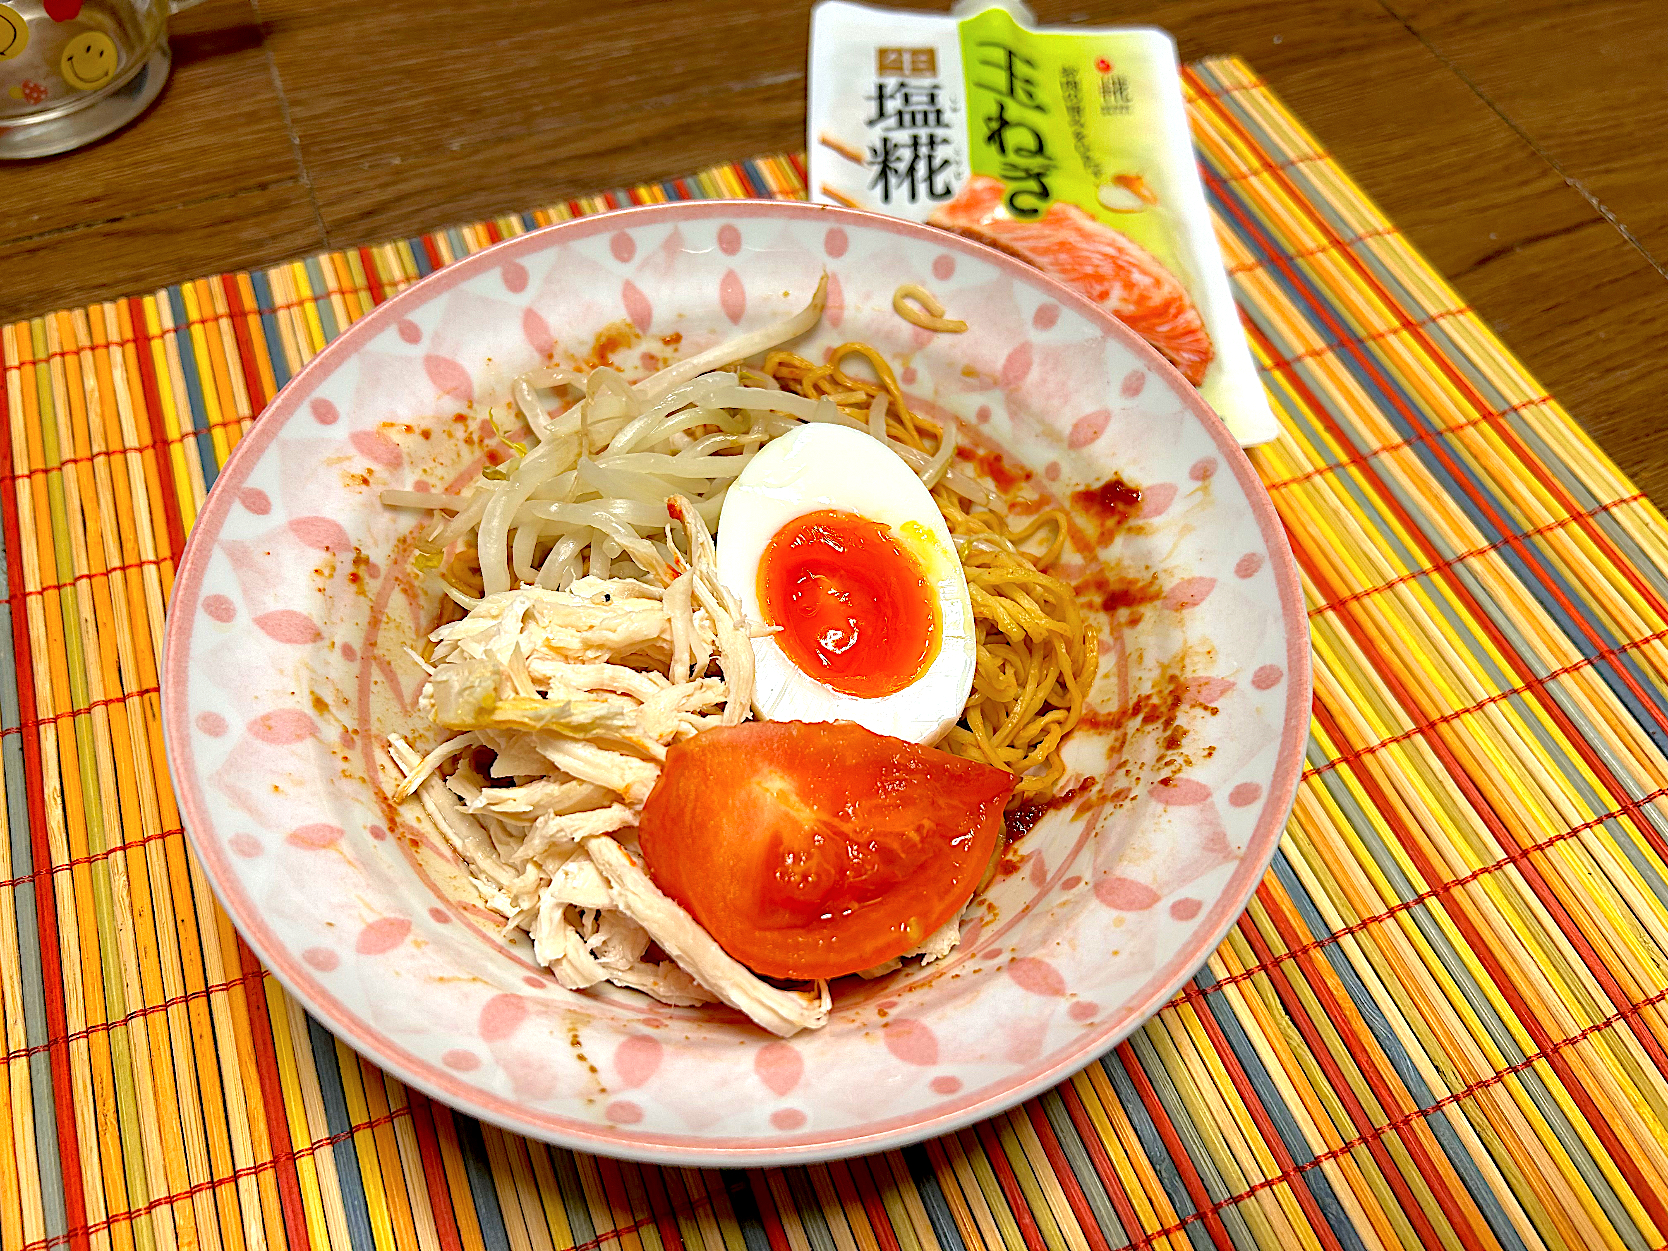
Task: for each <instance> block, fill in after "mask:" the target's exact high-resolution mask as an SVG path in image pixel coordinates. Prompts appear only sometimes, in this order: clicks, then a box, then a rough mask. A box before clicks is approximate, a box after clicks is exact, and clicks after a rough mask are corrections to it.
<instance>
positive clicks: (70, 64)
mask: <svg viewBox="0 0 1668 1251" xmlns="http://www.w3.org/2000/svg"><path fill="white" fill-rule="evenodd" d="M119 60H121V58H120V57H119V56H118V55H117V53H116V45H115V43H114V42H113V41H112V40H111V38H110V36H109V35H106V34H105V33H104V32H103V31H97V30H88V31H83V32H82V33H80V34H78V35H76V36H75V37H74V38H72V39H71V40H70V41H69V43H68V44H66V45H65V46H64V55H63V56H62V57H60V58H59V60H58V72H59V73H60V74H62V75H63V76H64V81H65V82H67V83H68V84H69V85H70V86H72V87H75V88H78V89H79V90H81V91H91V90H93V89H94V88H95V87H102V86H104V84H105V83H107V82H109V81H110V80H111V79H112V78H114V77H115V76H116V63H117V62H118V61H119Z"/></svg>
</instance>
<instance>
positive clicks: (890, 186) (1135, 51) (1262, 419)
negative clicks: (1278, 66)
mask: <svg viewBox="0 0 1668 1251" xmlns="http://www.w3.org/2000/svg"><path fill="white" fill-rule="evenodd" d="M806 138H807V145H806V146H807V150H808V152H809V154H810V170H809V172H810V184H811V197H812V199H814V200H817V201H820V202H822V203H825V204H843V205H846V206H848V207H850V208H861V209H868V210H869V211H871V212H877V213H887V214H890V215H892V216H894V217H906V218H909V219H910V220H912V221H919V222H926V223H928V224H930V225H934V226H940V227H943V228H944V229H947V230H953V231H956V232H957V233H959V234H962V235H965V236H967V237H969V238H972V239H976V240H978V241H979V242H981V243H986V244H989V245H990V246H992V247H995V248H998V249H1000V250H1001V251H1004V252H1006V253H1008V254H1009V255H1012V256H1016V257H1018V258H1019V259H1021V260H1024V261H1027V262H1029V263H1030V264H1032V265H1034V266H1036V267H1037V268H1038V269H1040V270H1042V271H1044V272H1045V273H1047V274H1049V275H1051V276H1052V277H1054V278H1057V279H1059V280H1060V281H1062V282H1064V283H1065V284H1066V285H1067V286H1069V287H1072V288H1073V289H1075V290H1076V291H1078V292H1079V293H1080V294H1082V295H1084V296H1086V297H1087V298H1088V299H1089V300H1091V301H1092V302H1093V303H1095V304H1098V305H1099V306H1101V307H1102V308H1104V309H1105V310H1106V311H1107V312H1109V313H1111V314H1112V315H1113V316H1115V317H1117V318H1118V319H1119V320H1121V321H1122V322H1123V323H1124V324H1125V325H1127V326H1129V327H1130V329H1132V330H1134V331H1135V332H1136V333H1137V334H1139V335H1140V336H1141V337H1142V338H1144V339H1145V340H1146V341H1147V342H1148V343H1150V344H1152V346H1153V347H1155V348H1156V349H1157V350H1158V351H1159V352H1160V353H1161V354H1162V355H1164V356H1165V357H1166V358H1167V359H1168V360H1169V361H1170V363H1171V364H1173V365H1174V366H1175V367H1176V368H1177V369H1178V370H1179V371H1180V372H1181V374H1182V375H1183V376H1184V377H1185V378H1186V379H1187V380H1188V381H1189V382H1191V383H1192V384H1193V385H1194V386H1196V387H1198V389H1199V392H1200V394H1201V395H1202V396H1203V398H1204V399H1205V401H1206V402H1207V403H1208V404H1209V405H1210V406H1211V407H1212V408H1213V409H1215V411H1216V413H1217V414H1218V415H1219V416H1220V417H1221V418H1222V420H1223V422H1224V423H1226V425H1227V427H1228V429H1229V430H1230V431H1231V432H1232V433H1233V434H1234V436H1235V437H1236V438H1238V439H1239V441H1240V443H1242V444H1244V445H1246V446H1250V445H1252V444H1256V443H1266V442H1268V441H1269V440H1270V439H1273V438H1274V437H1275V436H1276V434H1278V432H1279V431H1278V427H1277V425H1276V423H1275V419H1274V414H1273V413H1272V411H1271V410H1270V408H1269V404H1268V397H1267V395H1266V394H1265V393H1264V391H1263V387H1262V383H1261V381H1260V380H1259V379H1258V377H1257V371H1256V367H1255V364H1254V363H1253V361H1252V358H1251V351H1250V348H1249V346H1248V345H1247V343H1246V340H1245V332H1244V330H1243V328H1242V327H1241V326H1240V322H1239V316H1238V312H1237V310H1236V309H1235V307H1234V301H1233V295H1232V293H1231V291H1230V290H1229V286H1228V276H1227V272H1226V271H1225V270H1224V268H1223V265H1222V253H1221V250H1220V248H1219V247H1218V245H1217V241H1216V235H1215V234H1214V232H1213V231H1212V229H1211V220H1210V213H1209V210H1208V209H1207V208H1206V206H1205V194H1204V187H1203V185H1202V183H1201V182H1200V177H1199V169H1198V165H1197V163H1196V162H1195V159H1194V155H1193V144H1192V139H1191V136H1190V134H1189V132H1188V126H1187V110H1186V106H1185V104H1184V103H1183V100H1182V89H1181V73H1180V68H1179V66H1178V63H1177V60H1176V47H1175V44H1174V42H1173V41H1172V40H1171V39H1170V37H1169V35H1167V34H1165V33H1164V32H1163V31H1161V30H1155V29H1151V28H1121V29H1114V28H1102V29H1086V28H1075V27H1074V28H1069V29H1067V28H1049V27H1038V26H1036V25H1034V24H1033V23H1032V20H1031V15H1030V13H1029V11H1028V10H1026V9H1025V7H1024V6H1023V5H1022V4H1019V3H1018V2H1017V0H1000V2H997V0H972V2H969V0H963V3H962V4H960V5H958V6H957V8H956V9H955V10H954V11H953V12H951V13H915V12H902V11H898V10H895V9H882V8H874V7H870V6H868V5H861V4H851V3H847V0H824V3H822V4H819V5H818V6H817V7H816V9H815V10H814V11H813V13H812V18H811V70H810V103H809V110H808V115H807V136H806Z"/></svg>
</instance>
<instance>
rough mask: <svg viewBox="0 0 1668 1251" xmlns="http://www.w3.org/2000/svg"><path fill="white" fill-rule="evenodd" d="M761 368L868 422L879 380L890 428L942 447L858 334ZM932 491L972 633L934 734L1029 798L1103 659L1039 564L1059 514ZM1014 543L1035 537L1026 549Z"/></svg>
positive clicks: (1049, 552)
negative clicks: (860, 362)
mask: <svg viewBox="0 0 1668 1251" xmlns="http://www.w3.org/2000/svg"><path fill="white" fill-rule="evenodd" d="M900 311H901V310H900ZM940 311H942V310H940ZM853 356H860V357H862V358H863V359H864V360H866V361H867V362H868V364H869V366H870V368H872V369H873V370H874V373H875V377H876V378H877V379H878V380H879V381H878V382H874V381H870V380H868V379H866V378H863V377H861V376H854V375H850V374H847V373H846V372H845V370H844V368H843V365H844V363H845V362H846V360H847V359H848V358H850V357H853ZM764 372H765V373H767V374H769V375H770V376H771V377H772V378H774V379H775V380H776V381H777V382H778V383H779V384H781V385H782V386H783V387H784V388H785V389H787V390H790V391H794V392H797V393H798V394H800V395H805V396H810V397H812V398H816V399H822V398H829V399H832V400H834V402H835V403H837V404H839V405H840V408H841V410H842V411H843V412H845V413H846V415H847V416H849V417H852V418H854V419H856V420H858V421H861V422H864V423H865V424H867V422H868V416H869V401H870V400H871V399H872V398H873V397H874V396H875V395H877V394H879V393H880V392H882V391H884V392H886V394H887V396H888V397H889V403H888V404H887V413H886V430H887V435H888V437H890V438H893V439H896V440H898V441H899V442H900V443H903V444H905V445H907V446H909V447H913V448H915V449H917V450H919V451H921V452H924V453H926V454H927V455H928V456H931V455H933V454H934V453H936V452H937V451H938V450H939V447H940V444H941V442H942V439H943V432H942V430H941V429H940V428H939V425H938V423H937V422H934V421H931V420H929V419H928V418H925V417H922V416H920V415H919V414H917V413H915V412H914V411H913V410H912V409H911V408H910V407H909V405H908V404H907V403H906V402H905V400H904V395H903V391H902V389H901V388H900V387H899V386H898V381H897V379H896V378H895V377H894V376H893V373H892V369H891V367H890V366H889V365H888V364H887V363H886V360H885V358H884V357H882V356H881V354H880V353H879V352H877V351H875V349H874V348H872V347H870V346H869V345H868V344H866V343H847V344H843V345H842V346H840V347H838V348H836V349H835V350H834V353H833V355H832V356H831V357H830V358H829V361H828V363H827V364H825V365H816V364H813V363H812V362H810V361H808V360H805V359H804V358H803V357H800V356H795V355H793V354H792V353H789V352H773V353H771V355H770V356H769V358H768V359H767V360H766V361H765V365H764ZM853 397H856V398H853ZM932 496H933V500H934V502H936V503H937V505H938V508H939V511H940V512H941V513H943V514H944V521H945V524H946V525H948V526H949V529H950V533H951V535H952V536H953V537H954V538H955V539H956V548H957V550H958V552H959V553H960V554H961V561H962V569H963V571H964V572H965V573H966V575H967V584H968V591H969V594H970V597H971V599H972V603H973V619H974V622H975V628H976V631H977V636H976V637H977V642H978V663H977V665H976V667H975V669H974V677H973V693H972V695H971V697H970V698H969V699H968V702H967V710H966V713H965V715H964V716H963V719H962V721H963V723H962V724H961V725H959V726H957V727H955V728H954V729H952V730H951V731H950V732H949V734H947V735H946V736H945V737H944V739H943V740H942V741H941V742H940V743H939V746H940V747H942V748H944V749H945V750H946V751H950V752H953V753H955V754H956V755H958V756H964V757H967V758H968V759H971V760H982V761H984V762H986V763H988V764H993V765H996V766H997V767H998V768H1002V769H1007V770H1009V771H1010V772H1012V773H1016V774H1018V775H1020V776H1019V782H1018V784H1017V785H1016V786H1015V788H1014V802H1015V803H1023V802H1025V801H1027V800H1032V799H1036V798H1037V797H1039V796H1041V795H1044V794H1046V793H1047V792H1048V791H1049V790H1050V789H1052V788H1053V786H1054V785H1055V783H1056V782H1058V781H1059V779H1060V776H1061V774H1062V773H1064V772H1065V764H1064V762H1063V761H1062V760H1061V759H1060V741H1061V739H1063V738H1064V737H1065V736H1066V735H1067V734H1069V733H1070V732H1071V730H1072V729H1073V728H1074V727H1075V726H1076V725H1077V723H1078V721H1079V720H1080V719H1081V717H1082V715H1083V703H1084V699H1085V697H1086V696H1087V694H1088V690H1089V686H1090V684H1091V683H1093V681H1094V678H1095V670H1096V668H1097V667H1098V665H1099V660H1100V658H1099V648H1098V645H1097V635H1096V633H1095V630H1094V627H1093V625H1092V623H1090V622H1089V621H1087V620H1085V618H1084V616H1083V614H1082V612H1081V611H1080V610H1079V608H1078V604H1077V593H1076V592H1075V591H1074V590H1072V588H1071V586H1070V585H1069V584H1068V583H1066V582H1065V581H1064V580H1062V579H1060V578H1057V577H1055V576H1054V575H1052V574H1050V573H1048V572H1046V569H1047V566H1049V565H1050V564H1052V563H1053V562H1054V561H1055V560H1056V559H1057V558H1058V557H1059V555H1060V553H1061V551H1062V550H1063V549H1064V547H1065V542H1066V517H1065V514H1064V513H1063V512H1062V511H1060V510H1059V509H1050V510H1048V511H1045V512H1042V513H1039V514H1038V515H1036V516H1034V517H1031V518H1028V519H1026V520H1025V521H1024V522H1023V523H1022V524H1020V525H1018V526H1017V527H1016V526H1014V525H1013V524H1011V523H1010V522H1009V520H1008V518H1007V517H1005V516H1004V515H1002V514H1001V513H999V512H996V511H994V510H991V509H986V508H979V507H976V506H972V505H970V504H969V503H968V502H967V501H966V500H964V499H962V498H961V497H960V496H958V495H957V494H955V492H953V491H951V490H950V489H949V488H947V487H945V486H943V485H939V486H938V487H936V488H934V490H933V493H932ZM1049 527H1052V530H1051V531H1050V530H1049ZM1021 544H1031V545H1037V544H1042V545H1043V547H1042V550H1041V552H1040V554H1038V555H1032V554H1031V553H1030V552H1028V551H1027V550H1025V549H1024V548H1022V547H1021V546H1020V545H1021Z"/></svg>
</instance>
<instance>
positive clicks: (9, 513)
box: [0, 386, 89, 1247]
mask: <svg viewBox="0 0 1668 1251" xmlns="http://www.w3.org/2000/svg"><path fill="white" fill-rule="evenodd" d="M6 392H7V388H6V387H4V386H0V473H7V474H9V473H11V472H12V470H13V468H14V467H15V464H16V462H15V459H14V456H13V449H12V422H11V410H10V408H9V406H8V402H7V398H6ZM20 417H21V414H20ZM0 530H3V533H4V536H5V543H6V551H7V552H11V553H15V554H16V556H17V558H15V559H12V560H8V561H7V562H6V581H7V583H8V587H7V589H8V590H9V591H12V592H16V591H17V590H19V589H20V588H21V585H22V582H23V561H22V559H21V555H22V552H23V540H22V535H21V532H20V531H19V529H18V501H17V489H16V483H15V482H13V483H12V484H11V489H9V490H7V489H4V488H0ZM12 660H13V667H14V669H15V670H16V673H17V704H18V711H19V715H20V716H22V717H24V718H26V719H28V720H31V721H33V720H35V718H36V704H35V669H34V665H33V663H31V660H30V651H29V624H28V614H27V613H22V612H18V613H13V614H12ZM21 738H22V743H23V764H24V788H23V789H24V801H25V804H26V805H27V808H28V811H29V849H30V856H31V859H32V860H33V862H34V864H36V865H50V864H51V863H52V848H51V845H50V844H49V843H48V841H47V836H46V796H45V794H44V792H43V788H42V780H43V779H44V777H45V773H44V770H43V768H42V764H41V747H40V739H39V736H38V735H33V734H24V735H22V736H21ZM34 885H35V914H36V915H35V928H36V931H37V934H36V937H37V940H38V945H39V948H40V962H41V997H42V999H43V1000H44V1001H45V1006H46V1030H47V1042H46V1043H45V1044H44V1045H43V1047H42V1049H44V1050H45V1051H46V1053H47V1057H48V1061H49V1066H50V1068H51V1071H52V1110H53V1116H54V1119H55V1120H56V1122H57V1130H58V1158H59V1172H60V1173H61V1174H62V1179H63V1186H64V1218H65V1222H66V1224H67V1225H68V1226H69V1228H71V1229H74V1228H75V1227H77V1226H79V1225H85V1224H86V1222H87V1206H86V1196H85V1195H84V1194H83V1192H82V1189H81V1150H80V1146H79V1144H78V1141H77V1138H76V1133H75V1095H74V1090H75V1087H74V1085H73V1084H72V1083H71V1081H70V1067H69V1041H68V1036H69V1023H68V1021H67V1020H66V1018H65V1013H64V981H63V969H62V967H61V966H60V964H59V959H58V956H59V949H58V906H57V903H56V898H55V897H56V894H57V891H56V890H55V889H54V882H53V879H52V877H51V875H47V876H45V877H42V878H40V879H39V880H37V881H36V882H35V884H34ZM71 1245H72V1246H78V1247H80V1246H87V1245H89V1243H88V1236H87V1235H86V1234H85V1233H83V1234H81V1235H80V1236H79V1241H78V1242H72V1243H71Z"/></svg>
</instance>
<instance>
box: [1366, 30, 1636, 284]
mask: <svg viewBox="0 0 1668 1251" xmlns="http://www.w3.org/2000/svg"><path fill="white" fill-rule="evenodd" d="M1379 7H1380V8H1382V9H1383V10H1384V11H1385V12H1386V13H1388V14H1389V15H1390V16H1391V17H1392V18H1394V19H1395V20H1396V21H1398V22H1400V23H1401V24H1402V25H1403V26H1404V27H1406V29H1407V33H1408V34H1410V35H1412V36H1413V37H1414V38H1415V39H1417V40H1418V41H1419V42H1420V43H1421V44H1422V45H1423V46H1424V48H1425V50H1426V51H1427V52H1429V53H1430V54H1431V55H1432V56H1433V57H1435V58H1436V59H1437V60H1438V61H1440V62H1442V64H1443V66H1444V67H1446V68H1447V69H1448V71H1449V72H1450V73H1452V74H1453V75H1454V77H1455V78H1457V79H1459V80H1460V81H1461V82H1462V83H1464V84H1465V85H1466V87H1467V89H1468V90H1470V92H1471V93H1472V94H1473V95H1475V96H1476V97H1477V98H1478V99H1479V100H1481V101H1482V102H1483V103H1484V104H1486V105H1487V106H1488V107H1489V108H1490V109H1491V110H1493V112H1494V114H1495V116H1497V117H1499V118H1500V120H1501V121H1503V122H1505V123H1506V125H1508V126H1510V127H1511V128H1512V132H1513V133H1514V134H1515V135H1517V137H1518V138H1519V139H1521V140H1523V142H1524V143H1526V144H1528V145H1529V148H1530V150H1531V151H1533V152H1534V153H1535V155H1536V156H1538V157H1540V158H1541V160H1543V161H1545V162H1546V163H1547V164H1548V165H1550V166H1551V167H1552V171H1553V173H1555V174H1557V175H1558V177H1560V178H1562V179H1563V180H1564V184H1565V185H1566V186H1568V187H1569V188H1570V189H1571V190H1573V191H1574V192H1575V193H1576V194H1577V195H1579V196H1580V197H1581V198H1582V199H1583V200H1585V201H1587V203H1588V205H1589V206H1590V207H1591V208H1592V210H1593V211H1594V212H1595V213H1597V214H1598V215H1599V216H1600V217H1602V218H1604V220H1605V221H1607V222H1609V223H1610V224H1611V225H1612V226H1614V227H1615V228H1616V231H1617V233H1619V234H1620V235H1621V236H1622V238H1624V239H1626V240H1627V241H1628V243H1629V244H1631V245H1632V246H1633V248H1634V250H1635V251H1637V252H1638V253H1639V255H1640V256H1642V257H1644V258H1645V263H1646V264H1648V265H1649V266H1650V267H1651V268H1652V269H1654V270H1656V272H1657V273H1658V274H1660V275H1661V276H1662V277H1664V278H1668V265H1664V263H1663V262H1662V261H1659V260H1657V258H1656V257H1654V256H1652V255H1651V252H1650V249H1648V248H1647V247H1645V245H1644V244H1642V243H1640V242H1639V240H1638V238H1637V237H1636V236H1635V235H1634V233H1633V232H1632V231H1631V230H1629V229H1628V228H1627V225H1626V223H1624V222H1623V221H1622V219H1621V218H1619V217H1617V216H1616V214H1615V213H1613V212H1612V211H1611V210H1610V208H1609V206H1608V205H1606V204H1605V203H1604V202H1603V201H1602V200H1600V199H1599V198H1598V197H1597V196H1596V195H1594V194H1593V193H1592V192H1591V191H1589V190H1588V189H1587V185H1586V184H1585V183H1583V182H1582V181H1581V180H1580V179H1579V178H1575V177H1573V176H1572V175H1570V174H1569V173H1568V172H1566V171H1565V169H1564V167H1563V166H1562V165H1560V164H1559V163H1558V162H1557V160H1556V159H1554V157H1553V156H1552V154H1551V153H1550V152H1548V151H1547V150H1546V149H1545V148H1543V147H1542V146H1541V145H1540V144H1539V143H1537V142H1536V141H1535V138H1534V136H1533V135H1531V134H1530V133H1529V132H1528V131H1527V130H1525V129H1524V128H1523V127H1522V126H1521V125H1519V124H1518V123H1517V121H1516V120H1515V119H1514V118H1513V117H1512V116H1511V114H1509V113H1507V112H1506V110H1505V109H1503V108H1501V107H1500V106H1499V105H1498V104H1496V103H1495V102H1494V101H1493V100H1492V99H1490V98H1489V96H1488V94H1487V93H1486V92H1484V91H1483V89H1482V88H1481V87H1479V86H1478V85H1477V84H1476V83H1474V82H1473V81H1471V78H1470V76H1469V75H1467V74H1466V73H1465V71H1464V70H1462V69H1460V67H1459V66H1458V65H1456V64H1454V62H1453V61H1452V60H1450V59H1449V58H1448V57H1445V56H1443V55H1442V53H1441V52H1439V51H1438V50H1437V48H1436V45H1435V44H1433V43H1432V42H1431V41H1430V40H1429V39H1426V38H1425V36H1424V35H1422V34H1421V33H1420V32H1419V30H1418V28H1417V27H1415V26H1414V25H1413V23H1412V22H1411V21H1409V20H1408V19H1407V18H1405V17H1403V16H1402V15H1401V14H1400V13H1398V12H1396V10H1395V9H1394V8H1392V7H1391V2H1390V0H1379Z"/></svg>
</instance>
